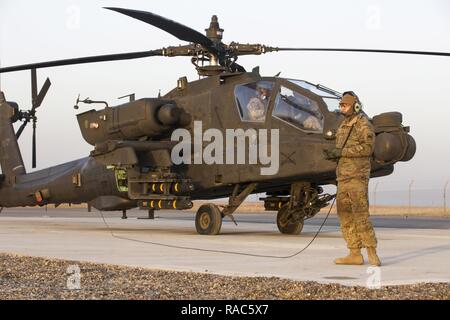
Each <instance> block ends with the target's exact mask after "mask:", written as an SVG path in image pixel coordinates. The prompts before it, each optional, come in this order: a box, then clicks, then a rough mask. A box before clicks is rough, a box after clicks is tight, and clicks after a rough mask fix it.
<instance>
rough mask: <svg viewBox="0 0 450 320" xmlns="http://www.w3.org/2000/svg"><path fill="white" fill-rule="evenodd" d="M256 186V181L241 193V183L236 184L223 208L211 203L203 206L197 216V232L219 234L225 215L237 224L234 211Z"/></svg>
mask: <svg viewBox="0 0 450 320" xmlns="http://www.w3.org/2000/svg"><path fill="white" fill-rule="evenodd" d="M256 186H257V184H256V183H250V184H249V185H247V186H246V187H245V188H244V190H242V191H241V192H240V193H239V191H240V185H239V184H237V185H235V187H234V190H233V194H232V195H231V197H230V198H229V200H228V205H227V206H225V207H222V208H223V209H222V210H220V209H219V207H218V206H216V205H215V204H211V203H208V204H205V205H203V206H201V207H200V209H198V211H197V215H196V217H195V228H196V229H197V232H198V233H199V234H201V235H218V234H219V232H220V229H221V228H222V219H223V218H225V217H230V219H231V220H232V221H233V222H234V224H235V225H237V223H236V220H234V217H233V213H234V212H236V210H237V209H238V208H239V206H240V205H241V204H242V202H244V200H245V199H247V197H248V196H249V194H251V193H252V192H253V191H254V190H255V188H256Z"/></svg>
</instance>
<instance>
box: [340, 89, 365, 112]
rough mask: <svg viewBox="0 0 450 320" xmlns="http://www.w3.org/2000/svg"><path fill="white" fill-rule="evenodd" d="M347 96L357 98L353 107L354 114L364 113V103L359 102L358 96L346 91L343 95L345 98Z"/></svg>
mask: <svg viewBox="0 0 450 320" xmlns="http://www.w3.org/2000/svg"><path fill="white" fill-rule="evenodd" d="M346 95H349V96H352V97H353V98H355V102H354V103H353V106H352V108H353V112H354V113H356V114H358V113H360V112H361V111H362V103H361V101H360V100H359V98H358V96H357V95H356V94H355V93H354V92H353V91H346V92H344V93H343V94H342V96H343V97H344V96H346Z"/></svg>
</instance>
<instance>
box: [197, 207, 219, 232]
mask: <svg viewBox="0 0 450 320" xmlns="http://www.w3.org/2000/svg"><path fill="white" fill-rule="evenodd" d="M195 228H196V229H197V232H198V234H201V235H210V236H215V235H218V234H219V232H220V229H221V228H222V214H221V213H220V210H219V207H218V206H216V205H215V204H211V203H208V204H205V205H203V206H201V207H200V208H199V209H198V211H197V215H196V216H195Z"/></svg>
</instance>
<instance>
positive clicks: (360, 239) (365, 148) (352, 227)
mask: <svg viewBox="0 0 450 320" xmlns="http://www.w3.org/2000/svg"><path fill="white" fill-rule="evenodd" d="M352 126H354V127H353V130H352V129H351V128H352ZM350 130H352V133H351V135H350V137H349V138H348V141H347V144H346V145H345V147H344V144H345V140H346V139H347V137H348V135H349V132H350ZM336 138H337V139H336V147H337V148H341V149H342V148H343V147H344V148H343V150H342V156H341V158H340V160H339V163H338V167H337V171H336V174H337V181H338V192H337V211H338V217H339V221H340V224H341V230H342V234H343V236H344V239H345V241H346V242H347V246H348V248H349V249H361V248H362V247H366V248H375V247H376V246H377V239H376V237H375V232H374V230H373V226H372V224H371V222H370V221H369V200H368V184H369V178H370V169H371V165H370V158H371V155H372V152H373V148H374V143H375V132H374V129H373V126H372V124H371V123H370V122H369V120H368V119H367V117H366V116H365V115H363V114H357V115H354V116H352V117H350V118H346V119H345V120H344V121H343V123H342V124H341V126H340V127H339V129H338V131H337V137H336Z"/></svg>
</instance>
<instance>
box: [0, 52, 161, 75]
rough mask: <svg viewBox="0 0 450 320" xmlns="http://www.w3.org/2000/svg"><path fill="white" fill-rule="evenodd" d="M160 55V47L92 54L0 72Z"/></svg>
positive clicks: (0, 71) (8, 68) (7, 68)
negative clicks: (100, 54) (147, 49)
mask: <svg viewBox="0 0 450 320" xmlns="http://www.w3.org/2000/svg"><path fill="white" fill-rule="evenodd" d="M162 55H163V50H162V49H158V50H152V51H140V52H129V53H118V54H108V55H102V56H92V57H84V58H74V59H65V60H57V61H47V62H41V63H32V64H25V65H20V66H14V67H6V68H0V73H6V72H14V71H22V70H30V69H39V68H50V67H59V66H68V65H74V64H83V63H94V62H107V61H119V60H131V59H140V58H147V57H154V56H162Z"/></svg>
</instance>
